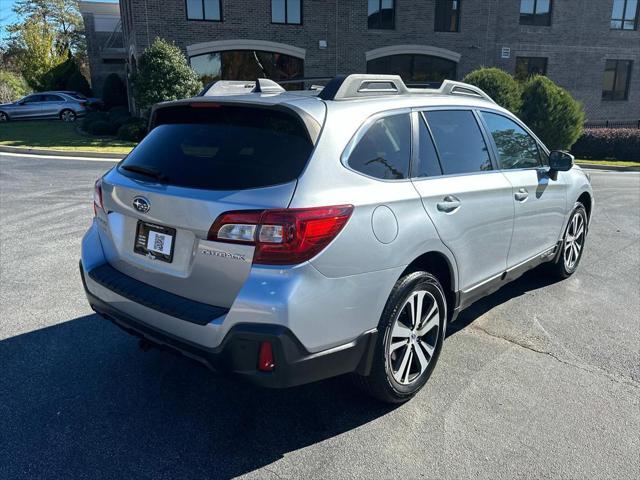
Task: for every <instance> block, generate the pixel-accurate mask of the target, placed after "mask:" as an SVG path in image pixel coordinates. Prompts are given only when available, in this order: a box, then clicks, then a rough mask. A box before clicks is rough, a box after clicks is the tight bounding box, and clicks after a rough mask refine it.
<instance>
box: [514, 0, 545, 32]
mask: <svg viewBox="0 0 640 480" xmlns="http://www.w3.org/2000/svg"><path fill="white" fill-rule="evenodd" d="M538 1H539V0H533V14H531V17H532V18H533V19H535V18H536V16H540V15H541V14H538V13H536V12H537V10H538ZM525 15H529V14H525ZM552 15H553V0H549V23H548V24H537V23H535V22H533V23H522V0H520V18H519V21H518V24H519V25H524V26H527V27H550V26H551V25H552V23H553V22H552Z"/></svg>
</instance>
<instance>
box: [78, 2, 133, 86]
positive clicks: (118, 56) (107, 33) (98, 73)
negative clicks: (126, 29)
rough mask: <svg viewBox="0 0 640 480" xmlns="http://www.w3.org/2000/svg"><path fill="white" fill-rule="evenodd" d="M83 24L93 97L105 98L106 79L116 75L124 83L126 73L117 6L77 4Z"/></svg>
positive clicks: (97, 3)
mask: <svg viewBox="0 0 640 480" xmlns="http://www.w3.org/2000/svg"><path fill="white" fill-rule="evenodd" d="M78 3H79V7H80V13H81V14H82V19H83V20H84V29H85V36H86V39H87V53H88V56H89V68H90V70H91V88H92V90H93V93H94V95H98V96H99V95H101V94H102V85H103V83H104V79H105V78H106V77H107V75H109V74H110V73H117V74H118V75H120V76H121V77H122V78H123V80H124V78H125V73H126V65H125V64H126V61H127V50H126V49H125V47H124V39H123V37H122V28H121V23H120V8H119V6H118V4H117V3H108V2H78Z"/></svg>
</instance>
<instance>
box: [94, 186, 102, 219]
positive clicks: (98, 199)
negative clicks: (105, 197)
mask: <svg viewBox="0 0 640 480" xmlns="http://www.w3.org/2000/svg"><path fill="white" fill-rule="evenodd" d="M98 210H104V207H103V203H102V180H101V179H98V180H96V184H95V185H94V187H93V214H94V215H98Z"/></svg>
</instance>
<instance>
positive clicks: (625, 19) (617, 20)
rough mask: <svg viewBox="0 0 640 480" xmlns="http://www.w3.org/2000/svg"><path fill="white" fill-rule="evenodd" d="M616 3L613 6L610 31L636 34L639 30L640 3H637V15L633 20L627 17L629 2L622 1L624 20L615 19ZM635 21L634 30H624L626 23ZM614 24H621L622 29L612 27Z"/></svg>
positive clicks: (627, 0)
mask: <svg viewBox="0 0 640 480" xmlns="http://www.w3.org/2000/svg"><path fill="white" fill-rule="evenodd" d="M615 1H616V0H613V3H612V5H611V20H610V21H609V30H615V31H622V32H635V31H637V30H638V23H639V18H640V2H636V14H635V16H634V17H633V18H631V19H627V17H626V16H625V15H626V13H627V2H629V0H622V1H623V2H624V3H623V4H622V18H613V9H614V7H615ZM631 20H633V28H624V23H625V22H628V21H631ZM613 22H621V23H620V25H621V27H620V28H614V27H613V26H612V24H613Z"/></svg>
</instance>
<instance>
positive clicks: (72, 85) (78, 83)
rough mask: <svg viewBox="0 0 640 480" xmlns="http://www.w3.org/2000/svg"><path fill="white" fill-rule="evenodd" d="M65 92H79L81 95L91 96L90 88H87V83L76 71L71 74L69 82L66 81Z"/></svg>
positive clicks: (78, 71)
mask: <svg viewBox="0 0 640 480" xmlns="http://www.w3.org/2000/svg"><path fill="white" fill-rule="evenodd" d="M66 90H71V91H72V92H80V93H82V94H83V95H85V96H87V97H90V96H91V87H90V86H89V82H87V79H86V78H84V75H83V74H82V73H81V72H80V70H77V71H75V72H73V74H71V76H70V77H69V80H67V85H66Z"/></svg>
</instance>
